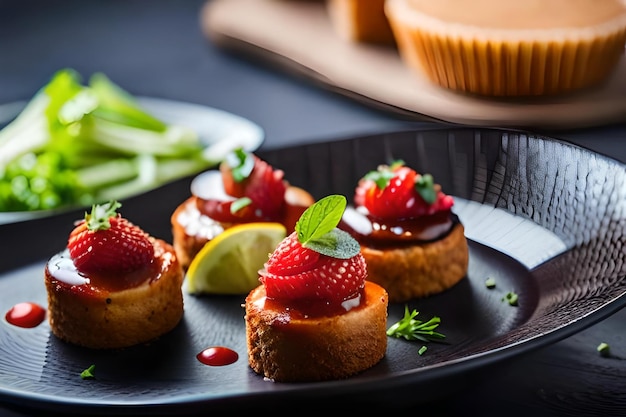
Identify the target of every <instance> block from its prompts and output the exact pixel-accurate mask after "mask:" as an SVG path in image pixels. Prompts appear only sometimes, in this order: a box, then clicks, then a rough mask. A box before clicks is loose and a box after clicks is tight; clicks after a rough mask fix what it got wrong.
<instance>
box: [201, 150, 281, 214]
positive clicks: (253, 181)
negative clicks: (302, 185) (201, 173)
mask: <svg viewBox="0 0 626 417" xmlns="http://www.w3.org/2000/svg"><path fill="white" fill-rule="evenodd" d="M220 173H221V174H222V182H223V185H224V191H225V192H226V194H228V195H230V196H232V197H235V198H237V199H242V198H245V199H249V200H250V201H249V202H248V203H246V204H239V205H235V206H236V207H237V210H239V209H240V208H244V209H246V208H247V210H246V211H244V212H243V213H237V212H236V211H237V210H231V202H228V201H218V200H213V202H210V203H207V204H203V206H202V207H201V208H200V209H201V210H202V211H203V212H204V213H206V215H207V216H209V217H211V218H213V219H216V220H218V221H222V222H242V221H255V220H256V221H273V220H278V219H280V218H281V216H282V215H283V214H284V208H285V191H286V190H287V186H288V183H287V182H286V181H285V180H284V178H283V177H284V172H283V171H282V170H274V168H272V166H271V165H270V164H268V163H267V162H265V161H263V160H261V159H260V158H259V157H257V156H256V155H254V154H252V153H248V152H245V151H243V150H241V149H237V150H236V151H234V152H232V153H231V154H229V155H228V156H227V157H226V159H225V160H224V161H223V162H222V163H221V164H220ZM207 201H211V200H207Z"/></svg>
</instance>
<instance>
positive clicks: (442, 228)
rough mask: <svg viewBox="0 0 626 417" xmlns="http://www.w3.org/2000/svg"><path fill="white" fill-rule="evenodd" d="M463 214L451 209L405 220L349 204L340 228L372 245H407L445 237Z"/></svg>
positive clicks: (362, 242)
mask: <svg viewBox="0 0 626 417" xmlns="http://www.w3.org/2000/svg"><path fill="white" fill-rule="evenodd" d="M457 223H459V218H458V217H457V216H456V215H455V214H454V213H452V212H451V211H441V212H437V213H435V214H432V215H428V216H422V217H418V218H411V219H404V220H382V219H378V218H375V217H373V216H371V215H369V213H368V212H367V209H365V208H364V207H359V208H354V207H348V208H346V210H345V212H344V215H343V218H342V220H341V223H340V224H339V228H341V229H343V230H345V231H346V232H348V233H350V234H351V235H352V236H353V237H354V238H355V239H356V240H357V241H358V242H359V243H360V244H362V245H366V246H369V247H371V248H395V247H406V246H411V245H415V244H420V243H428V242H433V241H435V240H438V239H441V238H443V237H445V236H446V235H447V234H448V233H449V232H450V230H452V227H453V226H454V225H455V224H457Z"/></svg>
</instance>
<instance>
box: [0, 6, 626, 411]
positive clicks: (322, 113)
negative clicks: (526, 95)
mask: <svg viewBox="0 0 626 417" xmlns="http://www.w3.org/2000/svg"><path fill="white" fill-rule="evenodd" d="M203 5H204V0H185V1H175V0H152V1H147V0H144V1H140V0H91V1H80V0H72V1H66V0H63V1H55V2H50V1H44V0H36V1H34V0H19V1H18V0H1V1H0V103H5V102H12V101H16V100H27V99H29V98H30V97H31V96H32V95H33V94H34V92H35V91H36V90H37V89H38V88H39V87H41V86H42V85H44V84H45V83H46V82H47V81H48V80H49V78H50V76H51V74H53V73H54V72H55V71H56V70H58V69H60V68H63V67H71V68H74V69H76V70H77V71H79V72H80V73H81V74H84V75H88V74H91V73H94V72H99V71H100V72H104V73H105V74H107V75H108V76H109V77H110V78H111V79H112V80H114V81H115V82H116V83H118V84H120V85H121V86H122V87H124V88H125V89H127V90H128V91H130V92H131V93H133V94H135V95H139V96H150V97H159V98H165V99H172V100H178V101H185V102H192V103H199V104H203V105H207V106H211V107H215V108H220V109H223V110H226V111H229V112H232V113H235V114H238V115H241V116H243V117H246V118H248V119H250V120H252V121H254V122H256V123H258V124H259V125H260V126H261V127H262V128H263V129H264V130H265V134H266V138H265V142H264V143H263V145H262V147H263V148H266V149H271V148H275V147H279V146H282V145H286V144H295V143H302V142H315V141H325V140H329V139H333V138H341V137H345V136H354V135H357V134H362V133H363V134H367V133H376V132H380V131H392V130H399V129H405V128H409V127H410V128H429V127H433V126H435V125H434V124H433V123H431V122H422V121H414V120H413V121H408V120H405V119H402V118H400V117H399V116H395V115H393V114H389V113H384V112H381V111H378V110H375V109H373V108H369V107H366V106H364V105H362V104H359V103H356V102H354V101H352V100H350V99H348V98H345V97H343V96H339V95H337V94H335V93H333V92H330V91H327V90H324V89H322V88H320V87H319V86H315V85H312V84H310V83H308V82H307V81H306V80H303V79H298V78H296V77H292V76H289V75H287V74H285V73H283V72H281V71H277V70H276V69H275V68H269V67H266V66H263V65H259V64H258V63H256V62H253V61H251V60H248V59H245V58H244V57H241V56H237V55H234V54H230V53H226V52H225V51H223V50H219V49H217V48H216V47H215V46H214V45H211V43H210V42H208V41H207V40H206V38H204V37H203V35H202V33H201V31H200V26H199V11H200V8H201V7H202V6H203ZM625 99H626V98H625ZM539 133H548V134H549V135H551V136H554V137H558V138H562V139H566V140H569V141H571V142H573V143H575V144H578V145H582V146H584V147H587V148H589V149H591V150H594V151H597V152H599V153H602V154H605V155H608V156H610V157H612V158H615V159H617V160H619V161H621V162H626V145H625V144H624V142H625V141H626V124H618V125H611V126H601V127H595V128H589V129H583V130H562V131H556V132H539ZM625 330H626V310H622V311H619V312H617V313H616V314H614V315H612V316H610V317H608V318H606V319H604V320H603V321H600V322H599V323H596V324H594V325H593V326H592V327H590V328H588V329H586V330H583V331H582V332H580V333H578V334H575V335H573V336H570V337H568V338H567V339H565V340H561V341H558V342H557V343H555V344H552V345H550V346H547V347H544V348H541V349H539V350H536V351H533V352H530V353H526V354H524V355H523V356H521V357H517V358H514V359H512V360H510V361H507V363H505V364H503V365H500V366H499V367H498V368H497V369H495V370H494V369H490V370H489V372H490V374H489V375H482V377H481V375H478V376H476V383H473V384H469V386H468V388H466V389H464V390H462V391H461V392H458V393H454V394H453V395H451V396H450V397H449V398H446V399H445V400H443V401H442V400H440V399H439V400H437V401H436V402H433V403H426V404H425V405H424V407H423V408H421V409H418V410H412V411H410V412H411V413H418V412H421V413H428V414H430V415H476V416H481V415H494V416H496V415H519V414H532V415H534V416H536V417H540V416H553V415H555V416H556V415H558V416H592V415H602V416H620V415H623V416H626V361H625V360H624V359H626V331H625ZM600 342H606V343H608V344H609V345H610V346H611V349H612V353H613V357H611V358H604V357H601V356H600V355H598V354H597V352H596V349H595V348H596V346H597V345H598V344H599V343H600ZM395 408H397V407H394V409H395ZM398 411H399V410H398ZM407 411H409V410H407ZM0 415H7V416H20V415H24V414H22V413H21V412H19V411H16V410H8V409H4V408H0Z"/></svg>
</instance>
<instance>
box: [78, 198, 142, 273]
mask: <svg viewBox="0 0 626 417" xmlns="http://www.w3.org/2000/svg"><path fill="white" fill-rule="evenodd" d="M120 206H121V204H120V203H118V202H110V203H107V204H103V205H94V206H93V208H92V211H91V213H86V214H85V219H84V220H81V221H80V222H78V223H77V224H76V227H75V228H74V230H72V232H71V233H70V236H69V240H68V244H67V248H68V249H69V253H70V257H71V258H72V261H73V262H74V265H75V266H76V269H77V270H78V271H79V272H82V273H85V274H90V273H96V272H100V273H115V272H121V273H123V272H130V271H134V270H137V269H139V268H142V267H144V266H146V265H149V264H150V263H151V262H152V260H153V257H154V246H153V245H152V242H151V241H150V239H149V236H148V234H147V233H145V232H144V231H143V230H142V229H140V228H139V227H137V226H135V225H133V224H132V223H131V222H129V221H128V220H127V219H125V218H123V217H121V215H120V214H118V213H117V212H116V210H117V208H119V207H120Z"/></svg>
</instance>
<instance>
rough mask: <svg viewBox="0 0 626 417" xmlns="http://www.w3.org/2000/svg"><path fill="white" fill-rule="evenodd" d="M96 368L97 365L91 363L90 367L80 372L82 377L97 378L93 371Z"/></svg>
mask: <svg viewBox="0 0 626 417" xmlns="http://www.w3.org/2000/svg"><path fill="white" fill-rule="evenodd" d="M95 369H96V365H91V366H90V367H89V368H87V369H85V370H84V371H83V372H81V373H80V377H81V378H82V379H92V378H95V376H94V374H93V371H94V370H95Z"/></svg>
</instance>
